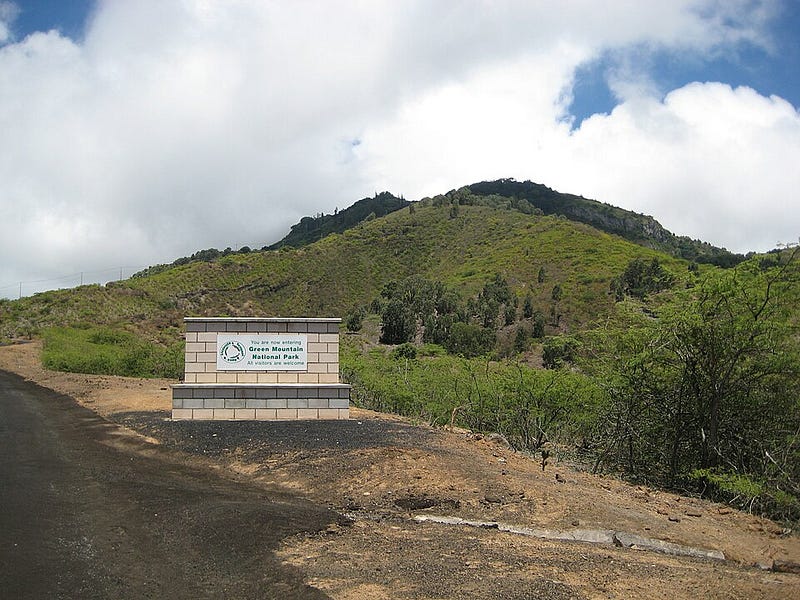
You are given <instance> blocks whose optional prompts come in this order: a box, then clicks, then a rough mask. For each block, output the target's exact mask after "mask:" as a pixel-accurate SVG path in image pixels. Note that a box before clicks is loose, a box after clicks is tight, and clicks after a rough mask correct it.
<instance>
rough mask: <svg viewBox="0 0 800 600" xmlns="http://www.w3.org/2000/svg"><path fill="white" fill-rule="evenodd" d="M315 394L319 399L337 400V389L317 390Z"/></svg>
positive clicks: (325, 388)
mask: <svg viewBox="0 0 800 600" xmlns="http://www.w3.org/2000/svg"><path fill="white" fill-rule="evenodd" d="M317 394H318V395H319V397H320V398H338V397H339V389H338V388H331V387H324V388H319V390H317Z"/></svg>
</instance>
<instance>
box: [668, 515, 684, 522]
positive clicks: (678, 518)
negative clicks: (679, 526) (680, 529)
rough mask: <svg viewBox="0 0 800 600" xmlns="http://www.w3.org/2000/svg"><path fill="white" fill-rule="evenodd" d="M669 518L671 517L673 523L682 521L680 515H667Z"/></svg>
mask: <svg viewBox="0 0 800 600" xmlns="http://www.w3.org/2000/svg"><path fill="white" fill-rule="evenodd" d="M667 519H669V520H670V521H672V522H673V523H680V522H681V518H680V517H679V516H678V515H669V516H668V517H667Z"/></svg>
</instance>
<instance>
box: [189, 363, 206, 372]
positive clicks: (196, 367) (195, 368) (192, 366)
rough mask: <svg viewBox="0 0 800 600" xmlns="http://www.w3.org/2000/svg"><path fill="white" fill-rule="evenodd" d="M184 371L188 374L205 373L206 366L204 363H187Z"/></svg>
mask: <svg viewBox="0 0 800 600" xmlns="http://www.w3.org/2000/svg"><path fill="white" fill-rule="evenodd" d="M184 369H185V371H186V372H187V373H205V371H206V366H205V365H204V364H203V363H198V362H187V363H186V364H185V365H184Z"/></svg>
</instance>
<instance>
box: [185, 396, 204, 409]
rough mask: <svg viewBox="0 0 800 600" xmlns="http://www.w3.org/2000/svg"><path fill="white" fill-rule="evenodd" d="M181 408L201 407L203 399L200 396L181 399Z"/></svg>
mask: <svg viewBox="0 0 800 600" xmlns="http://www.w3.org/2000/svg"><path fill="white" fill-rule="evenodd" d="M182 408H203V399H202V398H193V399H191V400H190V399H186V400H184V401H183V407H182Z"/></svg>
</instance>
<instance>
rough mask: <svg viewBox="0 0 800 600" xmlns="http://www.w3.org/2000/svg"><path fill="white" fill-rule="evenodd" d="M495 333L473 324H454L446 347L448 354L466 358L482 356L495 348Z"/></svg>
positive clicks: (445, 344)
mask: <svg viewBox="0 0 800 600" xmlns="http://www.w3.org/2000/svg"><path fill="white" fill-rule="evenodd" d="M494 342H495V334H494V331H493V330H491V329H488V328H486V327H481V326H480V325H473V324H471V323H461V322H456V323H453V326H452V327H451V329H450V336H449V337H448V338H447V339H446V340H445V342H444V347H445V348H447V351H448V352H451V353H453V354H458V355H460V356H464V357H466V358H471V357H473V356H481V355H483V354H486V353H488V352H490V351H491V350H492V348H494Z"/></svg>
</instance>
